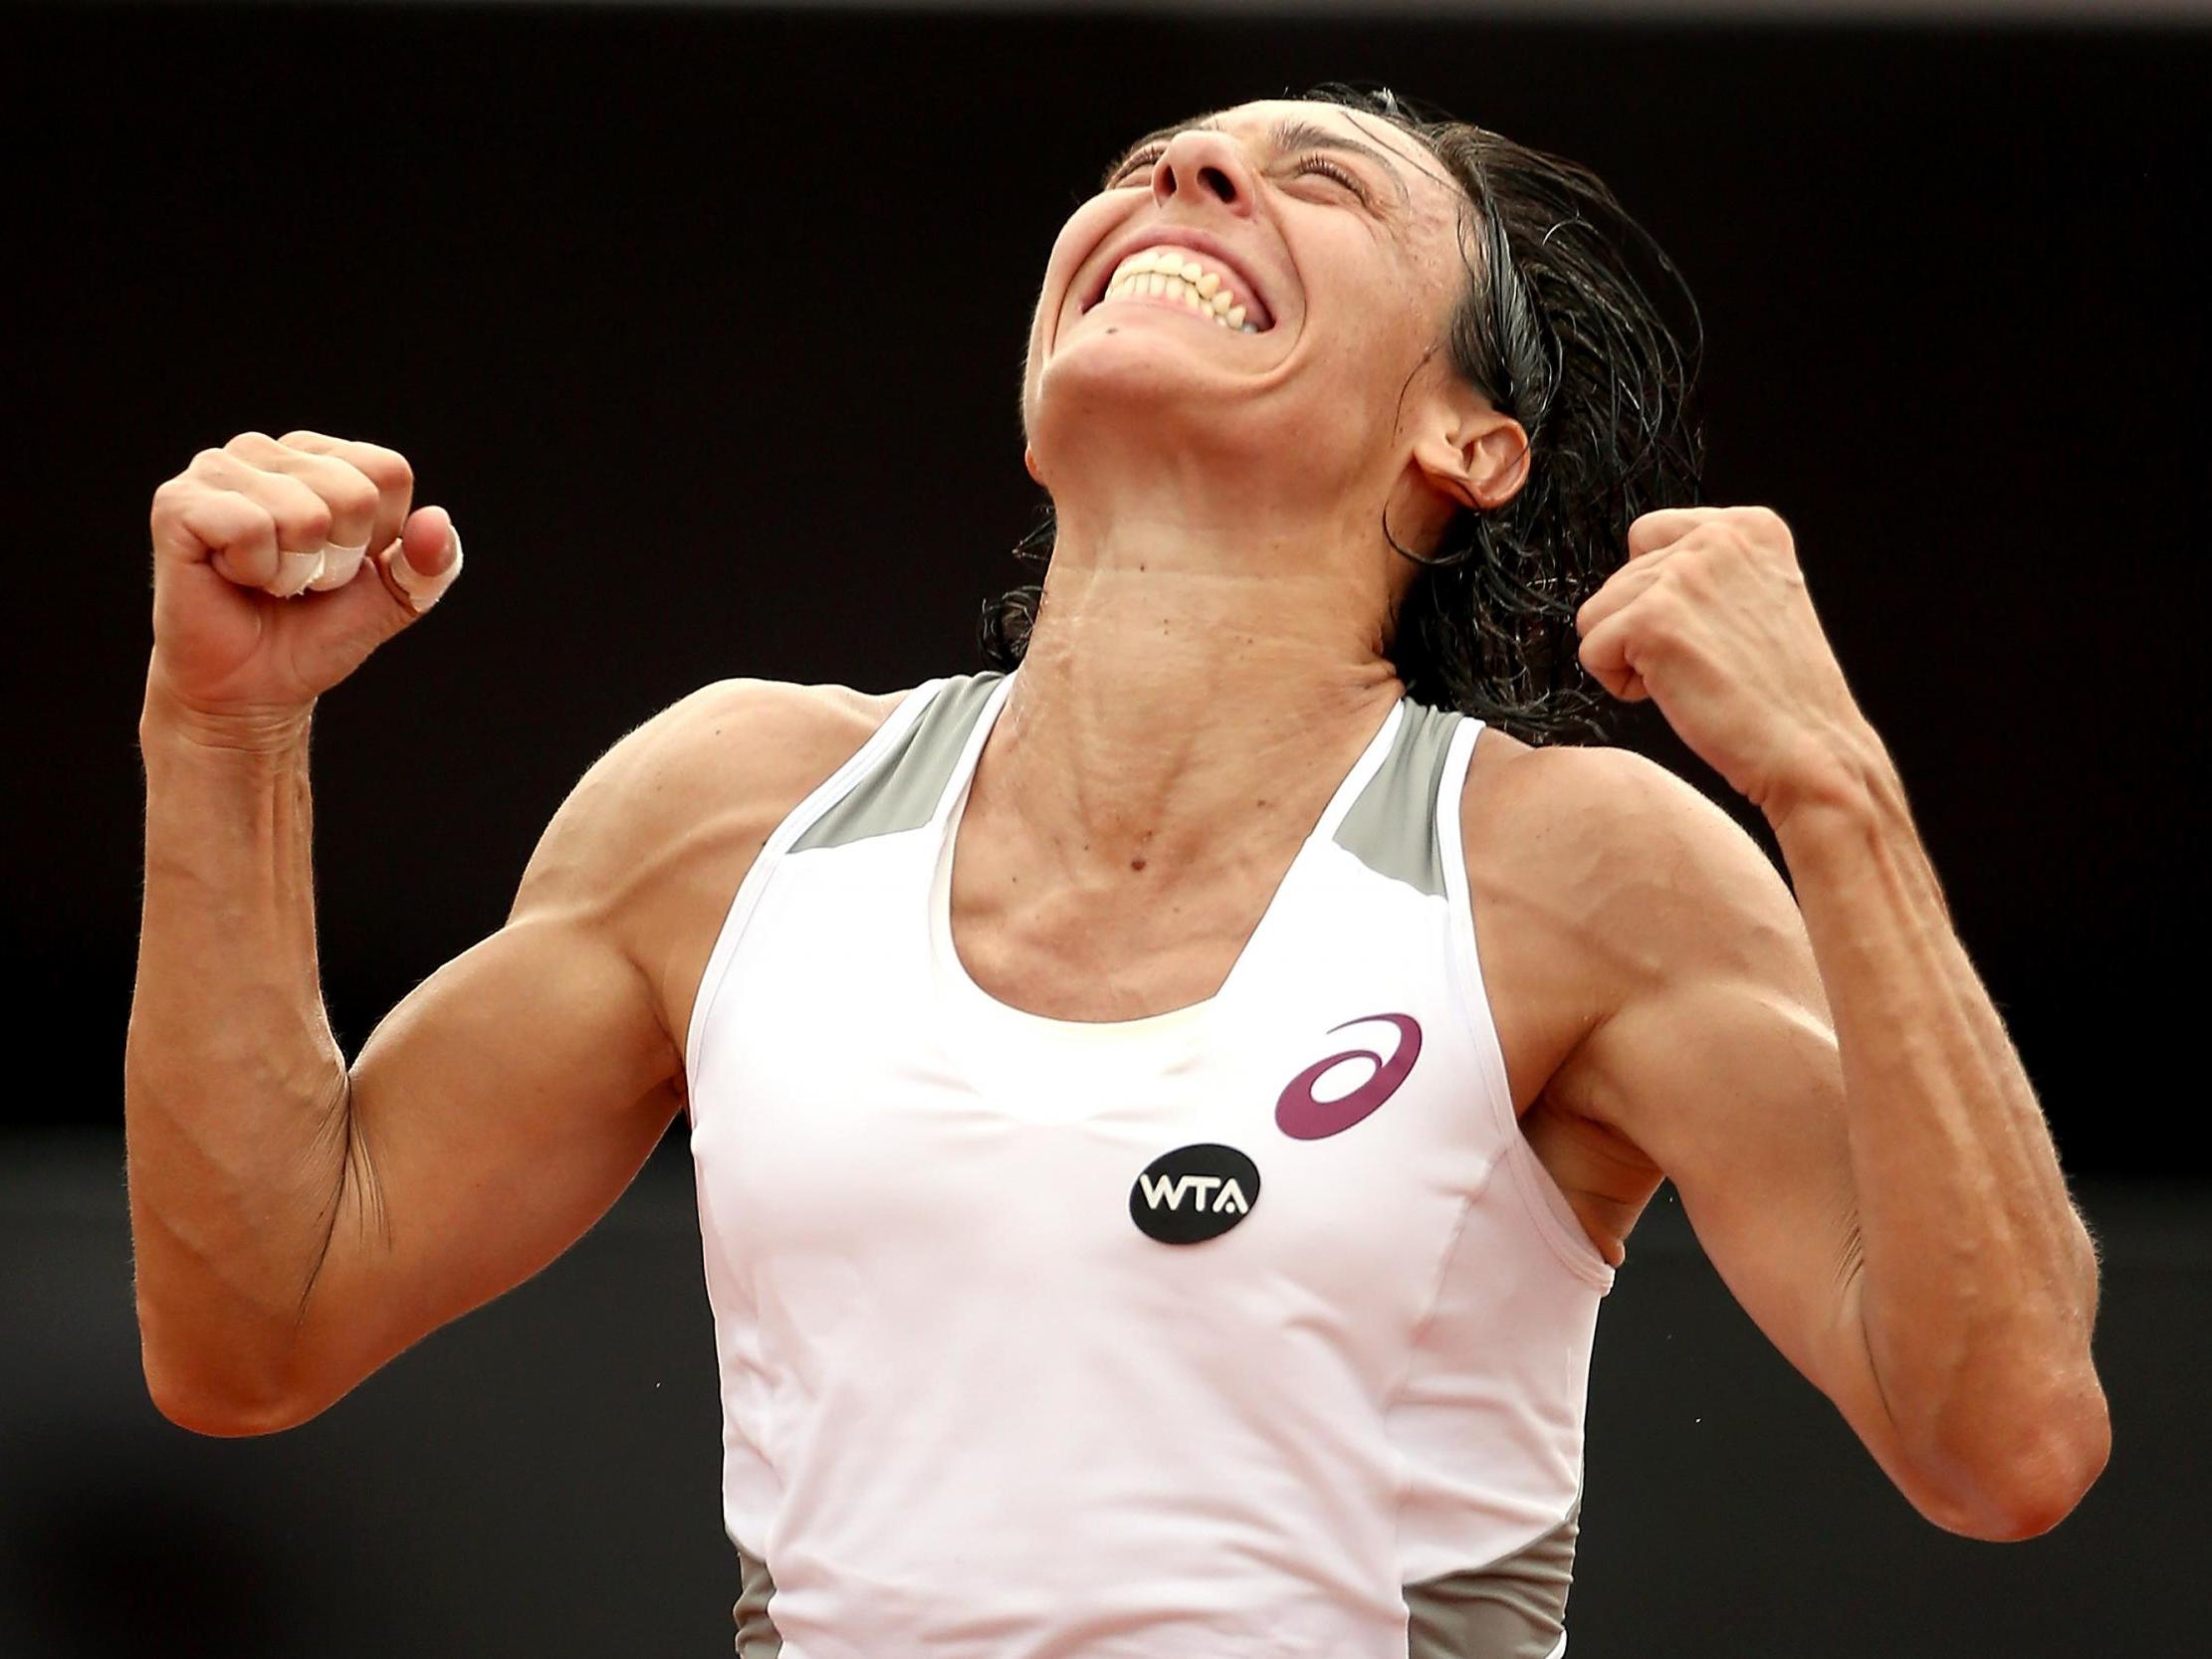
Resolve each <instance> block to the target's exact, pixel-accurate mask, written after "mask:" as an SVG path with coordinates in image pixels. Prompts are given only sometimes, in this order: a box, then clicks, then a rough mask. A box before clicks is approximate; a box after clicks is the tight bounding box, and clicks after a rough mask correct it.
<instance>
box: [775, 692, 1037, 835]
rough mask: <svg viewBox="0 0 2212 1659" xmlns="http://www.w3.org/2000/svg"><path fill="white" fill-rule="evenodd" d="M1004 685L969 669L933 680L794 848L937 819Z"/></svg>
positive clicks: (916, 826) (964, 770)
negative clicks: (901, 727) (909, 716)
mask: <svg viewBox="0 0 2212 1659" xmlns="http://www.w3.org/2000/svg"><path fill="white" fill-rule="evenodd" d="M1006 684H1007V680H1006V676H1004V675H1002V674H971V675H963V676H961V677H959V678H958V679H952V680H944V681H940V682H938V683H937V684H936V688H935V690H934V692H933V693H932V695H931V697H930V699H929V702H928V703H927V705H926V706H925V707H924V708H923V709H922V711H921V712H920V713H919V714H918V715H916V716H915V717H914V719H913V720H912V721H911V722H910V723H909V724H908V725H907V727H906V730H905V731H904V732H903V733H902V734H901V735H900V736H899V737H898V739H897V740H896V741H895V742H894V743H893V744H892V745H891V747H890V748H889V749H888V751H887V752H885V753H884V754H882V755H881V756H880V757H878V758H877V760H876V762H875V763H874V764H873V765H872V766H871V767H869V769H868V771H867V774H866V775H865V776H864V777H862V778H861V779H860V780H859V781H858V782H857V783H855V784H853V786H852V787H851V788H850V789H849V790H848V791H847V792H846V793H845V795H844V796H843V798H842V799H840V800H838V801H837V802H836V803H835V804H834V805H832V806H831V807H830V808H829V809H828V810H827V811H825V812H823V813H822V814H821V816H820V817H818V818H816V819H815V820H814V821H813V823H812V824H810V825H809V826H807V828H806V829H805V830H804V831H803V832H802V833H801V834H800V835H799V837H798V839H797V840H796V841H794V842H792V843H791V851H792V852H794V853H804V852H811V851H814V850H816V849H818V848H823V847H843V846H847V845H849V844H850V843H852V842H855V841H865V840H867V839H869V838H870V837H871V836H878V835H896V834H898V833H899V832H900V831H902V830H916V829H921V828H923V827H924V826H925V825H927V824H929V823H930V822H931V821H932V820H934V819H936V818H938V817H939V816H940V815H942V813H943V812H944V810H945V806H946V802H947V801H948V800H949V799H950V797H951V796H952V795H953V793H954V792H955V791H956V790H957V788H958V787H959V785H960V783H961V782H963V781H965V774H966V773H967V772H968V770H970V769H971V768H972V767H973V766H974V765H975V755H974V753H973V752H972V751H973V750H974V749H975V748H976V746H977V745H976V744H975V743H974V742H973V740H972V739H973V738H974V737H975V736H976V734H977V733H978V732H979V731H983V730H987V729H988V728H989V726H988V722H987V721H986V720H985V719H984V716H985V714H986V712H987V711H991V712H995V710H996V708H997V705H998V700H999V699H1000V698H1001V697H1002V696H1003V695H1004V692H1005V687H1006Z"/></svg>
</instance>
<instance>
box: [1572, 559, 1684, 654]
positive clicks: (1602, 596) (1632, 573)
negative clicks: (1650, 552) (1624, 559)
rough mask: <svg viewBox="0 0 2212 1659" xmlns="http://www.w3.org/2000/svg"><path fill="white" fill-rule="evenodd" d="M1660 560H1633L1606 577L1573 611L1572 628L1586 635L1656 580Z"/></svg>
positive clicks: (1661, 562) (1657, 578) (1661, 565)
mask: <svg viewBox="0 0 2212 1659" xmlns="http://www.w3.org/2000/svg"><path fill="white" fill-rule="evenodd" d="M1662 567H1663V561H1662V560H1660V559H1658V558H1640V559H1632V560H1631V561H1630V562H1629V563H1627V564H1624V565H1622V566H1621V568H1620V569H1618V570H1616V571H1614V573H1613V574H1612V575H1610V576H1608V577H1607V578H1606V579H1605V585H1604V586H1602V587H1600V588H1599V589H1598V591H1597V592H1595V593H1593V594H1592V595H1590V597H1589V598H1588V599H1585V600H1584V601H1583V603H1582V608H1581V609H1580V610H1578V611H1576V612H1575V630H1576V632H1578V633H1580V634H1582V635H1583V636H1584V637H1585V638H1588V637H1589V634H1590V631H1591V630H1592V629H1593V628H1596V627H1598V626H1599V625H1600V624H1602V623H1603V622H1604V621H1605V620H1606V618H1607V617H1609V616H1612V615H1613V614H1614V613H1615V612H1617V611H1619V610H1620V609H1621V608H1622V607H1623V606H1624V605H1627V604H1628V603H1630V602H1631V601H1632V600H1634V599H1635V598H1636V597H1637V596H1638V595H1639V594H1641V593H1643V592H1644V590H1645V589H1646V588H1648V587H1650V586H1651V585H1652V584H1653V583H1654V582H1656V581H1658V580H1659V571H1660V569H1661V568H1662Z"/></svg>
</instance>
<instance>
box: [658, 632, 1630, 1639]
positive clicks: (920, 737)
mask: <svg viewBox="0 0 2212 1659" xmlns="http://www.w3.org/2000/svg"><path fill="white" fill-rule="evenodd" d="M1011 685H1012V681H1011V680H1010V679H1005V678H1000V677H997V676H978V677H973V678H967V679H955V680H943V681H933V682H931V683H930V684H928V685H925V686H923V687H921V688H919V689H918V690H916V691H915V692H914V693H913V694H912V695H911V696H909V697H908V698H907V699H906V700H905V701H904V702H903V703H902V704H901V705H900V706H899V708H898V710H897V711H896V712H895V713H894V714H893V715H892V716H891V718H890V719H889V720H888V721H887V722H886V723H885V724H884V726H882V728H881V729H880V730H878V731H877V732H876V733H875V735H874V736H873V737H872V738H870V740H869V741H868V742H867V743H866V744H865V745H864V746H863V747H862V748H861V749H860V751H859V752H858V753H856V754H855V755H854V756H853V757H852V758H851V759H850V760H849V761H848V762H847V763H846V764H845V765H843V766H842V767H840V768H839V769H838V771H837V772H836V774H835V775H834V776H832V777H831V778H830V779H829V780H828V781H827V782H826V783H824V784H823V785H822V786H821V787H820V788H819V789H816V790H815V791H814V792H813V793H812V794H811V795H809V796H808V797H807V798H806V799H805V800H804V801H802V802H800V803H799V805H798V806H797V807H796V808H795V809H794V810H793V811H792V812H791V814H790V815H789V817H787V818H786V819H784V821H783V822H782V823H781V825H780V826H778V828H777V829H776V830H775V832H774V834H773V835H772V836H771V837H770V838H769V841H768V843H767V845H766V846H765V847H764V848H763V850H762V852H761V855H760V857H759V858H758V860H756V862H755V863H754V866H753V868H752V870H751V872H750V873H749V874H748V875H747V877H746V879H745V882H744V884H743V885H742V886H741V887H740V888H739V890H738V893H737V897H736V899H735V901H734V903H733V904H732V906H731V910H730V914H729V917H728V919H727V921H726V922H725V924H724V926H723V931H722V933H721V936H720V938H719V939H718V940H717V942H716V945H715V949H714V953H713V956H712V958H711V959H710V961H709V963H708V966H707V971H706V975H705V978H704V980H703V981H702V983H701V985H700V990H699V996H698V1000H697V1004H696V1007H695V1010H694V1013H693V1016H692V1023H691V1031H690V1042H689V1047H688V1051H687V1052H688V1056H689V1083H690V1090H691V1108H690V1110H691V1120H692V1138H691V1143H692V1152H693V1157H694V1160H695V1165H696V1172H697V1179H698V1193H699V1220H700V1229H701V1233H702V1236H703V1243H704V1252H705V1260H706V1280H707V1291H708V1297H709V1300H710V1302H711V1303H712V1306H713V1311H714V1325H715V1342H716V1348H717V1351H718V1354H719V1357H720V1361H721V1370H722V1404H723V1424H724V1431H723V1443H724V1454H725V1455H724V1465H723V1505H724V1518H725V1522H726V1525H727V1527H728V1529H729V1533H730V1537H731V1540H732V1542H733V1543H734V1544H735V1545H736V1546H737V1548H738V1551H739V1553H740V1562H741V1568H742V1579H743V1585H744V1590H745V1593H744V1596H743V1597H742V1598H741V1600H740V1601H739V1603H738V1607H737V1616H738V1624H739V1637H738V1651H739V1652H740V1653H741V1654H743V1655H745V1656H746V1659H760V1656H772V1655H775V1654H777V1653H778V1651H780V1655H781V1659H887V1656H889V1655H894V1654H900V1655H928V1656H930V1659H1386V1656H1388V1659H1406V1656H1407V1655H1409V1654H1411V1655H1414V1656H1416V1659H1443V1656H1446V1655H1448V1656H1450V1659H1546V1656H1548V1655H1552V1654H1556V1653H1559V1652H1561V1651H1563V1649H1564V1641H1565V1638H1564V1633H1563V1623H1562V1617H1563V1609H1564V1606H1565V1601H1566V1586H1567V1576H1568V1570H1569V1567H1570V1564H1571V1561H1572V1556H1573V1548H1574V1534H1575V1526H1576V1510H1577V1503H1578V1496H1579V1493H1580V1490H1581V1471H1582V1444H1583V1407H1584V1400H1585V1396H1586V1385H1587V1379H1588V1374H1589V1360H1590V1345H1591V1337H1592V1332H1593V1328H1594V1326H1595V1324H1596V1319H1597V1310H1598V1302H1599V1298H1600V1297H1602V1296H1603V1295H1604V1294H1605V1292H1606V1290H1607V1288H1608V1287H1609V1286H1610V1284H1611V1282H1612V1272H1611V1269H1610V1268H1609V1267H1608V1266H1607V1265H1606V1263H1605V1261H1604V1259H1603V1258H1602V1257H1601V1256H1600V1255H1599V1254H1598V1253H1597V1251H1596V1250H1595V1249H1594V1248H1593V1247H1592V1246H1591V1244H1590V1243H1589V1241H1588V1239H1587V1238H1586V1237H1585V1235H1584V1234H1583V1233H1582V1231H1581V1229H1580V1228H1579V1226H1578V1225H1577V1223H1576V1221H1575V1218H1574V1215H1573V1212H1572V1211H1571V1210H1570V1209H1569V1208H1568V1206H1567V1203H1566V1201H1565V1199H1564V1197H1563V1196H1562V1195H1561V1193H1560V1192H1559V1190H1558V1188H1557V1187H1556V1186H1555V1185H1554V1184H1553V1183H1552V1181H1551V1180H1550V1177H1549V1176H1548V1174H1547V1173H1546V1172H1545V1170H1544V1169H1543V1166H1542V1165H1541V1164H1540V1163H1539V1162H1538V1160H1537V1159H1536V1157H1535V1155H1534V1153H1533V1152H1532V1151H1531V1150H1530V1148H1529V1146H1528V1143H1527V1141H1525V1140H1524V1139H1523V1138H1522V1136H1521V1133H1520V1129H1519V1125H1518V1123H1517V1121H1516V1119H1515V1116H1514V1113H1513V1107H1512V1101H1511V1098H1510V1096H1509V1094H1508V1092H1507V1087H1506V1079H1505V1067H1504V1062H1503V1059H1502V1057H1501V1055H1500V1052H1499V1048H1498V1041H1497V1036H1496V1033H1495V1031H1494V1029H1493V1027H1492V1025H1491V1020H1490V1012H1489V1005H1488V1002H1487V1000H1486V998H1485V996H1484V993H1483V988H1482V979H1481V971H1480V968H1479V967H1478V965H1477V962H1476V956H1475V941H1474V933H1473V927H1472V922H1471V912H1470V909H1469V903H1468V895H1467V881H1466V862H1465V858H1464V855H1463V853H1462V850H1461V847H1460V842H1459V810H1458V805H1459V799H1460V794H1461V791H1462V788H1463V786H1464V781H1465V778H1466V769H1467V760H1468V757H1469V755H1470V754H1471V753H1472V751H1473V748H1474V739H1475V732H1476V729H1477V726H1478V725H1479V723H1478V722H1476V721H1473V720H1468V719H1462V718H1461V717H1459V716H1457V715H1450V714H1440V713H1438V712H1437V711H1435V710H1431V709H1426V708H1423V707H1422V706H1420V705H1418V704H1415V703H1413V702H1411V701H1407V702H1403V703H1400V704H1399V705H1398V706H1397V707H1396V708H1394V709H1393V711H1392V712H1391V714H1390V716H1389V718H1388V719H1387V720H1386V721H1385V722H1384V723H1383V726H1382V728H1381V729H1380V730H1379V731H1378V732H1377V733H1376V734H1375V736H1374V739H1373V740H1372V741H1371V742H1370V743H1369V744H1368V746H1367V748H1366V750H1365V752H1363V753H1362V754H1361V756H1360V758H1359V760H1358V762H1357V763H1356V764H1355V765H1354V766H1353V767H1352V770H1351V772H1350V774H1349V775H1347V776H1346V777H1345V778H1344V780H1343V782H1342V784H1341V785H1340V786H1339V787H1338V789H1337V790H1336V793H1335V795H1334V796H1333V798H1332V799H1331V800H1330V802H1329V804H1328V807H1327V809H1326V810H1325V811H1324V812H1323V813H1322V815H1321V818H1320V821H1319V822H1318V823H1317V824H1316V825H1315V827H1314V830H1313V833H1312V834H1311V836H1309V837H1308V839H1307V840H1306V842H1305V844H1304V845H1303V847H1301V849H1300V850H1299V852H1298V854H1297V856H1296V858H1295V860H1294V861H1293V862H1292V864H1291V866H1290V869H1289V872H1288V874H1287V875H1286V876H1285V877H1284V878H1283V881H1282V885H1281V886H1280V888H1279V889H1278V890H1277V891H1276V893H1275V895H1274V897H1273V899H1272V901H1271V902H1270V904H1269V906H1268V908H1267V911H1266V913H1265V915H1264V916H1263V917H1262V919H1261V921H1260V923H1259V926H1258V929H1257V931H1256V932H1255V933H1253V934H1252V936H1251V939H1250V941H1249V942H1248V943H1247V944H1246V945H1245V947H1244V949H1243V951H1242V953H1241V954H1240V955H1239V956H1238V957H1237V959H1236V962H1235V964H1234V966H1233V967H1232V968H1231V970H1230V972H1229V974H1228V977H1227V979H1226V981H1225V982H1224V983H1223V984H1222V986H1221V988H1220V990H1219V991H1218V992H1217V994H1216V995H1215V996H1213V997H1211V998H1209V999H1208V1000H1207V1001H1205V1002H1202V1003H1198V1004H1195V1005H1193V1006H1191V1007H1187V1008H1181V1009H1177V1010H1175V1011H1173V1012H1171V1013H1165V1014H1160V1015H1156V1016H1153V1017H1151V1018H1147V1019H1139V1020H1129V1021H1123V1022H1118V1023H1107V1024H1084V1023H1073V1022H1067V1021H1061V1020H1053V1019H1046V1018H1043V1017H1040V1016H1037V1015H1034V1014H1030V1013H1026V1012H1023V1011H1021V1010H1018V1009H1016V1008H1014V1007H1012V1006H1010V1005H1008V1004H1005V1003H1002V1002H999V1001H998V1000H996V999H995V998H994V997H993V996H991V995H990V994H989V993H987V992H986V991H984V990H983V989H982V988H981V987H979V986H978V985H977V984H976V983H975V982H974V981H973V980H972V979H971V978H970V977H969V976H968V973H967V971H966V970H965V968H964V967H963V966H962V964H961V961H960V959H959V956H958V955H957V953H956V952H955V950H954V948H953V942H952V929H951V921H950V917H951V910H950V899H949V895H950V891H951V874H952V853H953V846H954V837H955V834H956V832H957V830H958V828H959V824H960V821H961V814H962V810H963V808H964V807H965V806H966V804H967V800H968V790H969V783H970V779H971V778H972V777H973V775H974V772H975V767H976V761H977V757H978V755H979V754H980V753H981V751H982V749H983V745H984V742H985V739H986V738H987V737H988V736H989V735H990V731H991V727H992V724H993V722H994V721H995V719H996V717H997V714H998V711H999V709H1000V708H1001V707H1002V706H1003V704H1004V701H1005V697H1006V693H1007V691H1008V689H1009V688H1010V686H1011Z"/></svg>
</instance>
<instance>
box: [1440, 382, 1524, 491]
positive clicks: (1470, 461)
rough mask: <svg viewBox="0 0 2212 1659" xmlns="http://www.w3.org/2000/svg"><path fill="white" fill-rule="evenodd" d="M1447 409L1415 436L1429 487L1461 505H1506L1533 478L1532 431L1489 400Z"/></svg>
mask: <svg viewBox="0 0 2212 1659" xmlns="http://www.w3.org/2000/svg"><path fill="white" fill-rule="evenodd" d="M1476 396H1477V401H1474V402H1470V403H1468V404H1466V405H1464V406H1462V407H1460V408H1456V409H1452V410H1450V411H1448V412H1446V411H1442V410H1439V411H1438V417H1439V418H1438V421H1437V423H1436V424H1435V425H1434V426H1432V427H1431V428H1430V429H1429V430H1428V431H1427V432H1424V433H1423V434H1422V435H1421V437H1420V438H1419V439H1417V440H1416V441H1415V444H1414V453H1413V463H1414V465H1415V466H1416V467H1418V468H1419V469H1420V470H1421V474H1422V477H1423V478H1425V479H1426V480H1427V481H1428V483H1429V487H1430V488H1431V489H1433V490H1435V491H1436V492H1437V493H1438V495H1441V496H1445V497H1448V498H1449V499H1450V500H1452V501H1455V502H1457V503H1458V504H1459V505H1460V506H1461V507H1467V508H1476V509H1487V508H1493V507H1502V506H1503V505H1504V504H1505V503H1507V502H1509V501H1511V500H1512V499H1513V498H1514V496H1516V495H1518V494H1519V493H1520V488H1521V486H1522V485H1524V484H1526V483H1527V482H1528V434H1527V433H1526V432H1523V431H1522V430H1521V423H1520V422H1519V421H1517V420H1515V419H1514V418H1513V417H1512V416H1511V415H1501V414H1499V413H1498V412H1497V411H1496V410H1495V409H1492V408H1491V407H1490V406H1489V405H1488V403H1487V402H1482V401H1479V394H1476Z"/></svg>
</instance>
